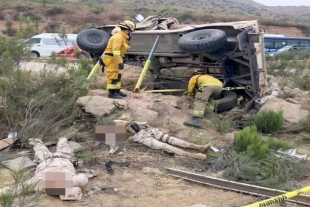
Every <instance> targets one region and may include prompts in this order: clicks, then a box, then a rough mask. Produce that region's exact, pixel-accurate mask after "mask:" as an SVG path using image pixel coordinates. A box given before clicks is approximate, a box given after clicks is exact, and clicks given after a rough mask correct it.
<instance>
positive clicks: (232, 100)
mask: <svg viewBox="0 0 310 207" xmlns="http://www.w3.org/2000/svg"><path fill="white" fill-rule="evenodd" d="M214 100H216V101H218V102H219V103H218V105H217V107H216V109H215V112H216V113H223V112H226V111H229V110H231V109H233V108H235V107H236V106H237V103H238V102H237V94H236V93H235V92H234V91H223V92H222V93H221V95H220V96H219V97H216V98H215V99H214Z"/></svg>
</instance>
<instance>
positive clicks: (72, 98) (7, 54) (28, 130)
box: [0, 37, 91, 143]
mask: <svg viewBox="0 0 310 207" xmlns="http://www.w3.org/2000/svg"><path fill="white" fill-rule="evenodd" d="M0 41H2V44H1V45H0V57H1V58H0V63H1V64H0V69H1V72H2V77H3V78H2V79H0V97H2V99H3V105H4V110H1V111H0V126H1V132H2V133H3V134H2V135H3V136H5V134H7V132H8V131H17V132H18V133H19V136H20V138H21V140H22V143H25V142H26V141H27V139H28V138H31V137H41V138H42V137H44V136H45V135H46V134H53V133H57V131H58V130H60V129H61V128H66V127H69V126H71V125H72V123H73V122H74V121H75V119H76V118H77V117H79V114H80V111H79V108H75V102H76V100H77V98H79V97H80V96H83V95H85V94H86V93H87V91H88V83H89V82H88V81H87V80H86V77H87V75H88V70H89V68H91V66H89V65H91V62H87V64H86V61H87V60H80V62H81V64H79V66H77V67H68V66H67V65H66V62H65V61H63V60H62V59H60V62H59V63H58V62H56V63H57V64H56V65H55V63H54V64H53V65H50V64H47V65H46V67H45V68H44V69H43V70H42V71H40V72H37V73H35V72H31V71H26V70H23V69H22V68H21V65H20V62H22V61H25V60H26V58H27V57H28V55H29V54H30V52H29V48H27V47H26V46H25V45H24V44H23V42H21V41H20V40H19V39H18V38H10V39H8V38H4V37H1V39H0ZM51 63H53V60H52V62H51ZM59 64H62V66H65V67H66V68H67V73H66V74H59V73H58V72H57V68H58V67H59ZM86 66H87V67H86Z"/></svg>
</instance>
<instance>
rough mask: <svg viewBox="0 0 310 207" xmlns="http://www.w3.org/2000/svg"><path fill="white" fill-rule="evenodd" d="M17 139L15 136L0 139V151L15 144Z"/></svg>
mask: <svg viewBox="0 0 310 207" xmlns="http://www.w3.org/2000/svg"><path fill="white" fill-rule="evenodd" d="M16 141H17V139H16V138H13V137H9V138H6V139H1V140H0V151H1V150H4V149H5V148H7V147H9V146H11V145H13V144H14V143H15V142H16Z"/></svg>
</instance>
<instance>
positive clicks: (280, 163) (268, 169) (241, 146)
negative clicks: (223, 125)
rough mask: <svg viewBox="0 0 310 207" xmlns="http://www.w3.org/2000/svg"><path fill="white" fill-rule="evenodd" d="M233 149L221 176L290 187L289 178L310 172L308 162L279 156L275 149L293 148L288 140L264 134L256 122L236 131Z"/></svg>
mask: <svg viewBox="0 0 310 207" xmlns="http://www.w3.org/2000/svg"><path fill="white" fill-rule="evenodd" d="M234 146H235V148H234V150H233V151H231V152H230V153H229V156H228V159H227V163H229V164H228V165H229V166H228V168H227V169H226V170H225V171H224V177H226V178H228V179H231V180H234V181H237V182H244V183H248V184H253V185H259V186H263V187H272V188H280V189H285V190H290V189H291V188H292V186H291V185H290V181H293V180H294V181H295V180H296V179H301V178H303V177H304V176H306V175H307V174H309V172H308V170H309V165H306V164H305V163H303V162H298V163H296V162H293V161H291V160H289V159H284V158H279V157H277V156H276V154H275V151H277V150H279V149H282V150H286V149H292V148H293V146H291V145H290V144H289V143H287V142H283V141H280V140H277V139H274V138H263V137H262V136H261V135H260V134H259V133H258V131H257V128H256V126H248V127H245V128H244V129H243V130H241V131H239V132H237V133H236V134H235V140H234Z"/></svg>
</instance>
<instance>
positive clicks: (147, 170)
mask: <svg viewBox="0 0 310 207" xmlns="http://www.w3.org/2000/svg"><path fill="white" fill-rule="evenodd" d="M80 137H84V138H87V141H86V142H84V143H81V144H82V145H83V146H84V147H86V148H90V146H91V145H92V144H93V138H92V135H91V132H83V133H82V134H80ZM226 142H231V140H226ZM307 146H308V149H310V148H309V146H310V145H307ZM122 148H125V149H126V152H125V154H124V155H123V156H119V155H107V153H108V150H109V148H108V147H107V146H105V145H101V146H100V147H99V148H98V149H95V150H93V151H92V157H93V159H92V160H90V161H88V162H86V163H84V164H83V165H82V166H81V167H80V168H79V169H85V168H87V169H93V170H95V171H96V172H97V173H98V175H97V176H96V177H94V178H92V179H90V181H89V183H88V184H87V186H86V187H85V188H84V189H83V192H84V196H83V198H82V200H80V201H75V202H70V201H67V202H64V201H60V200H59V199H58V198H57V197H48V196H43V197H41V198H40V200H38V202H37V206H42V207H45V206H46V207H47V206H57V207H67V206H72V205H74V206H104V207H140V206H149V205H150V204H151V206H152V207H174V206H175V207H177V206H182V207H183V206H184V207H189V206H191V205H194V204H199V203H200V204H204V205H207V206H211V207H238V206H244V205H246V204H250V203H253V202H255V201H258V200H259V199H260V198H257V197H254V196H248V195H242V194H240V193H236V192H229V191H226V190H222V189H216V188H213V187H210V186H207V185H201V184H196V183H193V182H189V181H185V180H182V179H176V178H173V177H172V176H170V175H168V174H167V173H166V172H165V169H164V168H176V169H180V170H185V171H190V172H194V173H199V174H203V175H210V176H214V177H219V176H220V173H215V172H213V171H212V170H210V169H208V166H207V165H205V164H204V163H203V162H202V161H197V160H192V159H188V158H182V157H174V156H171V155H168V154H166V153H164V152H162V151H156V150H152V149H149V148H146V147H144V146H141V145H140V144H137V143H132V142H126V143H124V144H123V146H122ZM303 148H304V149H307V147H306V145H303ZM51 151H53V149H51ZM308 152H309V151H308ZM1 155H2V154H1ZM109 160H111V161H117V162H125V161H126V162H130V166H129V167H128V168H127V167H118V166H113V167H112V168H113V170H114V175H108V174H107V172H106V169H105V165H104V163H105V162H107V161H109ZM0 172H1V183H0V188H2V187H4V186H7V185H9V184H11V183H12V182H13V181H12V178H11V176H10V171H9V170H7V169H4V168H1V169H0ZM303 184H304V185H306V184H310V182H308V181H305V182H303ZM105 185H113V186H115V187H116V188H117V190H118V191H117V192H114V191H112V190H106V191H102V192H101V193H100V194H99V195H95V196H90V197H87V196H86V194H87V193H86V192H87V191H88V190H90V189H91V188H92V187H94V186H105ZM288 204H289V206H294V207H297V206H298V205H295V204H290V203H288ZM273 206H279V205H273Z"/></svg>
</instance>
